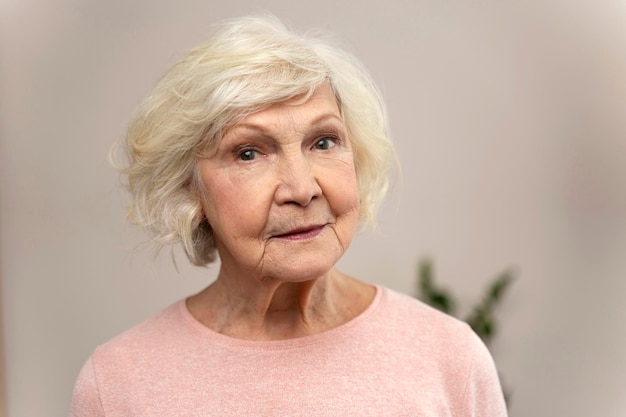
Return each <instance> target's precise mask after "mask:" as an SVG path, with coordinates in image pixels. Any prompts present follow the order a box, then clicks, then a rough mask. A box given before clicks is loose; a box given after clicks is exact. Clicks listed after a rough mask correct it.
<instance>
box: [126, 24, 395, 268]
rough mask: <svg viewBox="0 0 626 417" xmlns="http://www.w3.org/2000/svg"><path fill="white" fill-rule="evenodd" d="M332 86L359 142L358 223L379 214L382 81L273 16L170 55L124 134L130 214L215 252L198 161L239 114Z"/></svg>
mask: <svg viewBox="0 0 626 417" xmlns="http://www.w3.org/2000/svg"><path fill="white" fill-rule="evenodd" d="M323 83H329V84H330V86H331V87H332V89H333V91H334V94H335V96H336V98H337V102H338V104H339V107H340V111H341V113H342V116H343V119H344V123H345V126H346V129H347V134H348V137H349V140H350V142H351V143H352V146H353V150H354V159H355V169H356V176H357V183H358V188H359V196H360V213H359V220H360V223H361V224H363V223H366V222H370V221H372V220H373V217H374V210H375V207H376V205H377V204H378V202H379V201H380V200H381V199H382V197H383V196H384V194H385V192H386V190H387V187H388V173H389V167H390V161H391V160H392V157H393V149H392V145H391V141H390V138H389V128H388V123H387V117H386V111H385V106H384V103H383V101H382V100H381V96H380V94H379V92H378V89H377V88H376V86H375V85H374V83H373V82H372V79H371V77H370V76H369V75H368V73H367V71H365V69H364V68H363V66H362V65H361V64H360V63H359V61H358V60H356V59H355V58H354V57H353V56H352V55H350V54H348V53H346V52H345V51H343V50H341V49H339V48H337V47H334V46H332V45H331V43H329V42H328V41H327V40H326V39H324V38H322V37H314V36H305V35H298V34H296V33H294V32H292V31H290V30H288V29H287V28H286V27H285V26H284V25H283V24H282V23H281V22H280V21H279V20H278V19H276V18H274V17H267V16H264V17H244V18H239V19H234V20H230V21H226V22H223V23H222V24H220V25H218V26H217V27H216V30H215V32H214V33H213V35H212V36H211V37H210V38H209V39H208V41H206V42H205V43H203V44H201V45H199V46H198V47H196V48H194V49H192V50H190V51H189V52H188V53H187V54H186V55H185V56H184V57H183V58H182V59H181V60H180V61H179V62H178V63H176V64H174V65H173V66H172V67H171V68H170V69H169V70H168V71H167V72H166V73H165V75H164V76H163V77H162V78H161V79H160V81H159V82H158V83H157V84H156V86H155V87H154V89H153V91H152V92H151V93H150V95H149V96H148V97H147V98H146V99H145V100H144V101H143V102H142V103H141V105H140V106H139V108H138V109H137V112H136V114H135V116H134V118H133V119H132V120H131V122H130V125H129V127H128V131H127V134H126V138H125V139H126V140H125V142H124V149H125V153H126V160H125V162H124V163H122V164H121V171H122V173H123V174H124V175H125V176H126V180H127V181H126V185H127V187H128V189H129V191H130V194H131V197H132V201H131V204H130V207H129V212H128V216H129V218H130V219H131V221H133V222H134V223H136V224H138V225H140V226H143V227H145V228H146V229H148V231H149V232H151V234H152V235H153V236H154V240H155V241H157V242H159V243H160V244H161V245H166V244H174V243H178V242H180V243H182V246H183V248H184V249H185V252H186V254H187V256H188V257H189V260H190V261H191V262H192V263H193V264H195V265H199V266H202V265H207V264H209V263H210V262H212V261H214V260H215V252H216V251H215V242H214V239H213V233H212V230H211V227H210V225H209V224H208V222H206V221H205V220H204V219H203V215H202V207H201V203H200V195H201V191H202V188H201V187H202V183H201V182H200V179H199V174H198V168H197V161H198V159H199V158H201V157H206V156H208V155H210V154H211V152H214V151H215V149H216V147H217V145H218V143H219V141H220V139H221V137H222V135H223V133H224V132H225V130H226V129H228V127H230V126H232V125H233V124H234V123H236V122H237V121H238V120H241V119H242V118H244V117H245V116H246V115H248V114H251V113H253V112H255V111H259V110H261V109H264V108H267V107H269V106H270V105H272V104H273V103H277V102H281V101H285V100H289V99H291V98H295V97H298V96H303V95H304V97H308V96H310V95H311V94H313V92H314V91H315V89H317V88H318V87H319V86H320V85H322V84H323Z"/></svg>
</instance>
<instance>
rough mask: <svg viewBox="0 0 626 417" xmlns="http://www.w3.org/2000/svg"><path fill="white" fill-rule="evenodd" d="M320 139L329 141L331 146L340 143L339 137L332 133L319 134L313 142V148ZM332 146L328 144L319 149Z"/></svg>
mask: <svg viewBox="0 0 626 417" xmlns="http://www.w3.org/2000/svg"><path fill="white" fill-rule="evenodd" d="M322 141H329V142H331V143H332V144H333V146H337V145H339V144H340V143H341V138H340V137H339V136H337V135H334V134H328V135H323V136H320V137H318V138H316V139H315V142H314V143H313V148H315V147H316V146H317V144H319V143H320V142H322ZM333 146H329V147H328V148H323V149H321V150H327V149H330V148H332V147H333Z"/></svg>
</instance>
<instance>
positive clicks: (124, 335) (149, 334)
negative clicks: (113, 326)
mask: <svg viewBox="0 0 626 417" xmlns="http://www.w3.org/2000/svg"><path fill="white" fill-rule="evenodd" d="M184 303H185V301H184V300H180V301H177V302H176V303H174V304H172V305H170V306H168V307H167V308H165V309H163V310H161V311H160V312H158V313H157V314H155V315H153V316H152V317H150V318H148V319H146V320H144V321H143V322H141V323H139V324H136V325H134V326H132V327H130V328H129V329H127V330H125V331H123V332H121V333H120V334H118V335H116V336H114V337H113V338H111V339H110V340H108V341H106V342H105V343H103V344H101V345H100V346H98V347H97V348H96V349H95V351H94V352H93V355H92V356H93V357H94V358H95V359H96V360H97V359H102V358H103V357H107V356H119V357H130V356H133V354H135V353H137V354H143V353H145V352H146V351H149V350H150V348H151V347H153V346H154V347H158V346H160V347H161V348H163V347H166V346H167V345H169V344H172V343H177V342H178V341H179V340H181V338H182V339H184V338H185V337H186V336H185V326H184V321H185V320H184V316H183V314H181V309H182V307H184Z"/></svg>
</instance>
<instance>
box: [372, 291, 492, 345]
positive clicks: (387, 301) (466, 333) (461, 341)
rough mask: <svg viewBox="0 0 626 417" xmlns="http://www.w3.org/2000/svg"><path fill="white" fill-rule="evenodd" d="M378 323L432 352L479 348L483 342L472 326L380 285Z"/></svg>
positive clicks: (390, 331)
mask: <svg viewBox="0 0 626 417" xmlns="http://www.w3.org/2000/svg"><path fill="white" fill-rule="evenodd" d="M379 291H380V292H381V301H380V308H379V310H380V311H379V314H378V321H379V325H380V326H383V327H385V328H387V329H388V333H389V334H393V335H402V337H405V338H408V339H409V341H410V342H412V343H416V344H419V345H420V346H421V347H422V348H423V349H428V350H432V351H433V352H438V351H439V352H443V351H445V352H449V353H451V354H452V355H456V354H457V353H459V352H461V351H463V352H465V353H468V352H469V351H476V350H477V351H482V350H483V349H484V345H483V343H482V341H481V340H480V338H479V337H478V336H477V335H476V334H475V333H474V331H473V330H472V329H471V327H470V326H469V325H468V324H467V323H465V322H464V321H462V320H460V319H458V318H456V317H452V316H450V315H448V314H446V313H443V312H442V311H439V310H437V309H436V308H434V307H432V306H430V305H428V304H426V303H424V302H423V301H421V300H418V299H417V298H415V297H412V296H409V295H406V294H403V293H400V292H398V291H395V290H392V289H389V288H385V287H380V289H379Z"/></svg>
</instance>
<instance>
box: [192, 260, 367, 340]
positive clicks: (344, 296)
mask: <svg viewBox="0 0 626 417" xmlns="http://www.w3.org/2000/svg"><path fill="white" fill-rule="evenodd" d="M222 272H223V271H221V272H220V275H219V276H218V279H217V280H216V281H215V282H214V283H213V284H211V285H210V286H209V287H208V288H206V289H205V290H204V291H202V292H201V293H199V294H197V295H195V296H193V297H190V298H189V299H188V301H187V305H188V308H189V310H190V312H191V313H192V315H194V317H196V318H197V319H198V320H199V321H200V322H201V323H203V324H204V325H206V326H207V327H209V328H211V329H213V330H215V331H217V332H219V333H222V334H225V335H227V336H231V337H236V338H240V339H250V340H279V339H290V338H296V337H303V336H307V335H311V334H316V333H321V332H323V331H326V330H329V329H331V328H334V327H337V326H339V325H341V324H343V323H345V322H346V321H349V320H350V319H352V318H354V317H355V316H356V315H358V314H360V313H361V312H362V311H363V310H365V308H367V306H368V305H369V304H370V302H371V300H372V298H373V295H374V289H373V288H372V287H371V286H369V285H367V284H363V283H361V282H359V281H356V280H354V279H352V278H350V277H348V276H346V275H344V274H342V273H340V272H338V271H336V270H334V269H333V270H330V271H329V272H328V273H326V274H325V275H323V276H321V277H319V278H317V279H314V280H308V281H303V282H282V281H280V280H277V279H264V280H260V281H259V280H251V279H249V278H244V279H237V277H233V276H229V275H227V274H224V273H222Z"/></svg>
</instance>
